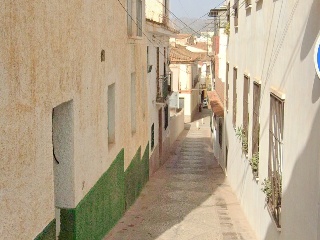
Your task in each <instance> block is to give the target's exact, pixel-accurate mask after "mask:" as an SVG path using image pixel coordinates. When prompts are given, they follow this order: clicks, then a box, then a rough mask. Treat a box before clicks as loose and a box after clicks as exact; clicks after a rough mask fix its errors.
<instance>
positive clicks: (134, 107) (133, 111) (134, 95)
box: [131, 73, 137, 133]
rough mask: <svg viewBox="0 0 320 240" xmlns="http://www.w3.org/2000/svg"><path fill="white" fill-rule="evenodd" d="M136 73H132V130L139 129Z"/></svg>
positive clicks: (133, 131)
mask: <svg viewBox="0 0 320 240" xmlns="http://www.w3.org/2000/svg"><path fill="white" fill-rule="evenodd" d="M136 92H137V91H136V73H131V132H132V133H135V132H136V131H137V117H136V112H137V109H136V108H137V107H136Z"/></svg>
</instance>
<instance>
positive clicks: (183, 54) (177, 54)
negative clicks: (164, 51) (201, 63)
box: [170, 44, 205, 62]
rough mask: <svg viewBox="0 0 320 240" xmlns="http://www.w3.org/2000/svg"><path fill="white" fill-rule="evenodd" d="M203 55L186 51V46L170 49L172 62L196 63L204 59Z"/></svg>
mask: <svg viewBox="0 0 320 240" xmlns="http://www.w3.org/2000/svg"><path fill="white" fill-rule="evenodd" d="M203 55H205V54H203V53H195V52H191V51H189V50H188V49H186V47H185V46H181V45H178V44H177V45H176V47H172V48H171V49H170V61H171V62H194V61H197V60H200V59H203Z"/></svg>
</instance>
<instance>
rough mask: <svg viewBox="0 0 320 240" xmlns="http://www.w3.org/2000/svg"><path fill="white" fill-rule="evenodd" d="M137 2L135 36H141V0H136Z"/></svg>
mask: <svg viewBox="0 0 320 240" xmlns="http://www.w3.org/2000/svg"><path fill="white" fill-rule="evenodd" d="M136 1H137V4H136V7H137V36H139V37H142V0H136Z"/></svg>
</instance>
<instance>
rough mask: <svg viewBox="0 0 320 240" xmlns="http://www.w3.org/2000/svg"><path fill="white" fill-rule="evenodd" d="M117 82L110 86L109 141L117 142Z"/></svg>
mask: <svg viewBox="0 0 320 240" xmlns="http://www.w3.org/2000/svg"><path fill="white" fill-rule="evenodd" d="M115 111H116V107H115V83H114V84H111V85H110V86H109V87H108V143H114V142H115V138H116V135H115V123H116V121H115V116H116V114H115V113H116V112H115Z"/></svg>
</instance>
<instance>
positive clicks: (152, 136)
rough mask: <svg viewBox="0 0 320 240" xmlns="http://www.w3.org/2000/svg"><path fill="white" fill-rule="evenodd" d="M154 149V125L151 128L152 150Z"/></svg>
mask: <svg viewBox="0 0 320 240" xmlns="http://www.w3.org/2000/svg"><path fill="white" fill-rule="evenodd" d="M153 148H154V123H153V124H152V126H151V150H153Z"/></svg>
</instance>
